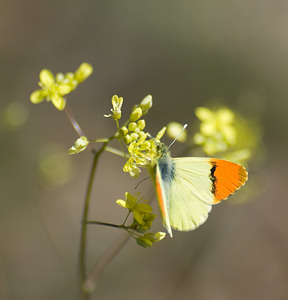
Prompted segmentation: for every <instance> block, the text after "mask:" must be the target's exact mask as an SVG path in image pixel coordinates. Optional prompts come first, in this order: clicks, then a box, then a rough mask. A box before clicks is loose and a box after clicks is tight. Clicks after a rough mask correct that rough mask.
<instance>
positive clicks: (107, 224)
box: [86, 221, 124, 229]
mask: <svg viewBox="0 0 288 300" xmlns="http://www.w3.org/2000/svg"><path fill="white" fill-rule="evenodd" d="M86 223H87V224H96V225H103V226H109V227H114V228H118V229H124V226H123V225H117V224H112V223H106V222H100V221H87V222H86Z"/></svg>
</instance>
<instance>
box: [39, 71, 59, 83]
mask: <svg viewBox="0 0 288 300" xmlns="http://www.w3.org/2000/svg"><path fill="white" fill-rule="evenodd" d="M39 77H40V81H41V83H42V84H43V85H44V86H46V87H52V86H53V85H54V84H55V79H54V76H53V74H52V72H51V71H49V70H47V69H43V70H42V71H41V72H40V75H39Z"/></svg>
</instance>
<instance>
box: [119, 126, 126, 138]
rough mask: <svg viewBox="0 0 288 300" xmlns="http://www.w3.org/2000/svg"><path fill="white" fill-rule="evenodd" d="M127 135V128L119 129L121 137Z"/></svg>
mask: <svg viewBox="0 0 288 300" xmlns="http://www.w3.org/2000/svg"><path fill="white" fill-rule="evenodd" d="M127 133H128V128H127V127H126V126H123V127H122V128H121V129H120V134H121V135H122V136H125V135H126V134H127Z"/></svg>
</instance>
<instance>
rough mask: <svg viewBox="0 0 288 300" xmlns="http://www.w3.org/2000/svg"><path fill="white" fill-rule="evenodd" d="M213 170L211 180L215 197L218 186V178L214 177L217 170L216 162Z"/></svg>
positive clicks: (213, 163) (213, 164)
mask: <svg viewBox="0 0 288 300" xmlns="http://www.w3.org/2000/svg"><path fill="white" fill-rule="evenodd" d="M212 166H213V167H212V168H211V170H210V180H211V182H212V190H211V192H212V193H213V195H214V194H215V192H216V184H217V178H216V176H215V175H214V173H215V171H216V168H217V165H216V163H215V162H212Z"/></svg>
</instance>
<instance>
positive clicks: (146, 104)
mask: <svg viewBox="0 0 288 300" xmlns="http://www.w3.org/2000/svg"><path fill="white" fill-rule="evenodd" d="M152 105H153V101H152V96H151V95H148V96H146V97H145V98H144V99H143V100H142V101H141V103H140V107H141V109H142V111H143V115H146V114H147V113H148V111H149V109H150V108H151V107H152Z"/></svg>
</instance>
